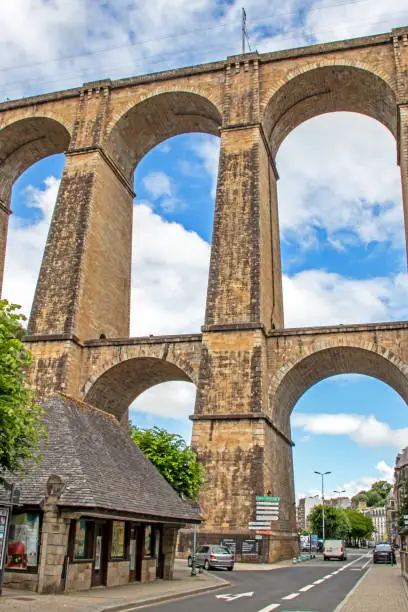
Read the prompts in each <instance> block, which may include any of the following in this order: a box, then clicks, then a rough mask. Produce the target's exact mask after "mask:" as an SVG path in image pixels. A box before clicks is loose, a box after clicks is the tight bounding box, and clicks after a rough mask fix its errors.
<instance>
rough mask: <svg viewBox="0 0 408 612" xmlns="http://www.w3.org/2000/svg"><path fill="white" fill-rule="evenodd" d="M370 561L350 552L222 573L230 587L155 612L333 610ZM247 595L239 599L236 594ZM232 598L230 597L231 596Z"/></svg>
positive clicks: (312, 611)
mask: <svg viewBox="0 0 408 612" xmlns="http://www.w3.org/2000/svg"><path fill="white" fill-rule="evenodd" d="M370 563H371V552H369V553H367V552H366V551H364V552H362V553H356V552H349V555H348V559H347V561H326V562H324V561H323V560H319V559H316V560H312V561H305V562H303V563H301V564H299V565H295V566H293V567H287V568H281V569H276V570H270V571H239V570H234V571H233V572H228V573H227V572H225V573H224V572H221V571H220V572H219V575H220V576H221V577H223V578H224V577H225V578H226V579H227V580H228V581H230V582H231V585H230V586H229V587H227V588H225V589H221V590H219V591H215V592H211V593H208V594H205V595H199V596H197V597H188V598H186V599H179V600H176V601H170V602H167V603H163V604H160V605H156V606H149V611H150V610H157V612H192V611H193V612H228V610H234V612H272V611H273V610H277V612H285V611H289V610H292V611H294V610H297V611H298V612H300V611H301V612H306V611H307V612H333V611H334V610H335V608H336V607H337V606H338V604H339V603H340V602H341V601H342V600H343V599H344V598H345V597H346V595H347V593H349V592H350V591H351V589H352V588H353V587H354V586H355V584H356V583H357V582H358V580H359V579H360V578H361V577H362V575H363V573H365V572H366V571H367V568H368V567H369V565H370ZM242 594H247V595H246V596H241V597H238V595H242ZM227 596H229V597H227Z"/></svg>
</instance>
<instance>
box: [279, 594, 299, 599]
mask: <svg viewBox="0 0 408 612" xmlns="http://www.w3.org/2000/svg"><path fill="white" fill-rule="evenodd" d="M299 595H300V593H291V594H290V595H286V597H282V599H295V597H299Z"/></svg>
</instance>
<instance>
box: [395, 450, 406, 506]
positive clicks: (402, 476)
mask: <svg viewBox="0 0 408 612" xmlns="http://www.w3.org/2000/svg"><path fill="white" fill-rule="evenodd" d="M407 482H408V446H406V447H405V448H403V449H402V451H401V452H400V453H398V455H397V458H396V460H395V470H394V494H395V501H396V506H397V511H398V509H399V508H401V507H402V505H403V500H404V497H405V495H406V494H407V490H406V488H407V487H406V484H407Z"/></svg>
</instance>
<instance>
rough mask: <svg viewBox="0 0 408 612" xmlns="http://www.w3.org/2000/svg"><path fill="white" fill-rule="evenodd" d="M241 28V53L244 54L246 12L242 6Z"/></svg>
mask: <svg viewBox="0 0 408 612" xmlns="http://www.w3.org/2000/svg"><path fill="white" fill-rule="evenodd" d="M241 30H242V55H244V54H245V32H246V12H245V9H244V8H242V22H241Z"/></svg>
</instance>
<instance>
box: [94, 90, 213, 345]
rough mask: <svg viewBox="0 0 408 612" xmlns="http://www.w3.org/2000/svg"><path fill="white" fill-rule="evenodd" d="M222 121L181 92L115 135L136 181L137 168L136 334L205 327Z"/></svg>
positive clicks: (143, 105) (152, 103)
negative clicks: (217, 138) (217, 139)
mask: <svg viewBox="0 0 408 612" xmlns="http://www.w3.org/2000/svg"><path fill="white" fill-rule="evenodd" d="M221 123H222V118H221V114H220V112H219V110H218V109H217V107H216V106H215V105H214V104H213V103H212V102H211V101H210V100H208V99H207V98H205V97H203V96H201V95H198V94H195V93H192V92H187V91H175V92H167V93H161V94H157V95H154V96H151V97H149V98H147V99H146V100H143V101H142V102H139V103H138V104H136V105H134V106H133V107H131V108H130V109H128V110H127V111H126V112H124V114H123V115H122V117H121V118H120V119H119V120H118V121H117V122H116V123H115V125H114V127H113V128H112V130H111V132H110V134H109V136H108V139H107V143H106V147H107V150H108V152H109V154H110V155H111V156H112V158H113V159H114V160H115V161H116V163H117V164H118V165H119V167H120V168H122V169H123V172H124V173H125V175H126V176H127V177H129V180H132V176H133V172H134V170H135V169H136V171H135V172H134V190H135V193H136V194H137V195H136V199H135V202H134V215H133V219H134V225H133V256H132V290H131V330H130V334H131V336H144V335H151V334H156V335H157V334H165V333H166V334H169V333H170V334H175V333H185V332H197V331H198V330H199V328H200V326H201V325H202V322H203V320H204V308H205V295H206V288H207V281H208V266H209V257H210V242H211V231H212V220H213V210H214V199H215V183H216V178H215V177H216V173H217V170H218V154H219V144H218V141H216V140H215V137H216V136H218V135H219V133H218V130H219V127H220V125H221Z"/></svg>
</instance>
